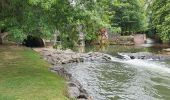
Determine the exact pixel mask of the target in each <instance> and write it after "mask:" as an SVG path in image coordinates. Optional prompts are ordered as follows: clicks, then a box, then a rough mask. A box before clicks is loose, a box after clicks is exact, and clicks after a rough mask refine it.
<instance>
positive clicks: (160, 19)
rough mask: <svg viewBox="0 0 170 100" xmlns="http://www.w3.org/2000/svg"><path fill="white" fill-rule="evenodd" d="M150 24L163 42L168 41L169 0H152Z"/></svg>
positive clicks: (169, 31)
mask: <svg viewBox="0 0 170 100" xmlns="http://www.w3.org/2000/svg"><path fill="white" fill-rule="evenodd" d="M151 10H152V16H151V17H152V25H153V27H154V28H155V29H156V31H157V34H158V35H159V36H160V38H161V40H162V41H163V42H168V41H170V0H154V2H153V4H152V6H151Z"/></svg>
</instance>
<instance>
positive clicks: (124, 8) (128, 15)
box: [112, 0, 147, 34]
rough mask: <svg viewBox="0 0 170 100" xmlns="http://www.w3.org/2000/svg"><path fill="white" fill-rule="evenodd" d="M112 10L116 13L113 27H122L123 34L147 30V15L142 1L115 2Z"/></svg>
mask: <svg viewBox="0 0 170 100" xmlns="http://www.w3.org/2000/svg"><path fill="white" fill-rule="evenodd" d="M112 10H113V11H115V17H114V18H113V26H117V27H121V31H122V33H123V34H127V33H129V34H132V33H134V32H140V31H145V30H146V28H147V19H146V13H145V11H144V7H143V2H140V0H114V2H113V6H112Z"/></svg>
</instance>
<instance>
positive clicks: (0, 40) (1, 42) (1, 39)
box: [0, 37, 3, 45]
mask: <svg viewBox="0 0 170 100" xmlns="http://www.w3.org/2000/svg"><path fill="white" fill-rule="evenodd" d="M2 44H3V38H2V37H0V45H2Z"/></svg>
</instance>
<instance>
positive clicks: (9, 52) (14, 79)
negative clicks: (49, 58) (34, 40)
mask: <svg viewBox="0 0 170 100" xmlns="http://www.w3.org/2000/svg"><path fill="white" fill-rule="evenodd" d="M49 66H50V65H49V64H48V63H47V62H45V61H44V60H42V59H40V56H39V55H38V54H37V53H36V52H34V51H32V50H31V49H28V48H21V47H14V46H0V100H67V97H66V95H67V93H66V86H65V81H64V79H63V78H61V77H59V76H57V75H56V74H55V73H51V72H50V71H49V70H48V67H49Z"/></svg>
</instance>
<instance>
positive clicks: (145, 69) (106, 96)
mask: <svg viewBox="0 0 170 100" xmlns="http://www.w3.org/2000/svg"><path fill="white" fill-rule="evenodd" d="M156 47H157V46H156ZM156 47H145V46H142V47H138V46H137V47H136V46H110V47H108V48H107V49H104V50H101V51H102V52H105V53H108V54H110V55H112V56H113V57H112V61H111V62H109V63H102V62H84V63H79V64H69V65H66V68H67V70H68V71H69V72H71V73H73V77H75V78H76V79H77V80H79V82H80V83H81V84H82V85H83V87H84V88H85V89H86V90H87V91H88V93H89V94H90V95H91V96H92V98H93V99H94V100H170V61H163V62H161V61H147V60H138V59H134V60H121V59H118V58H116V57H115V55H116V53H117V52H139V51H152V52H154V53H162V50H161V49H163V48H164V47H161V48H160V47H158V48H156ZM95 48H97V47H94V48H88V49H87V50H86V51H98V50H97V49H95Z"/></svg>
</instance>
